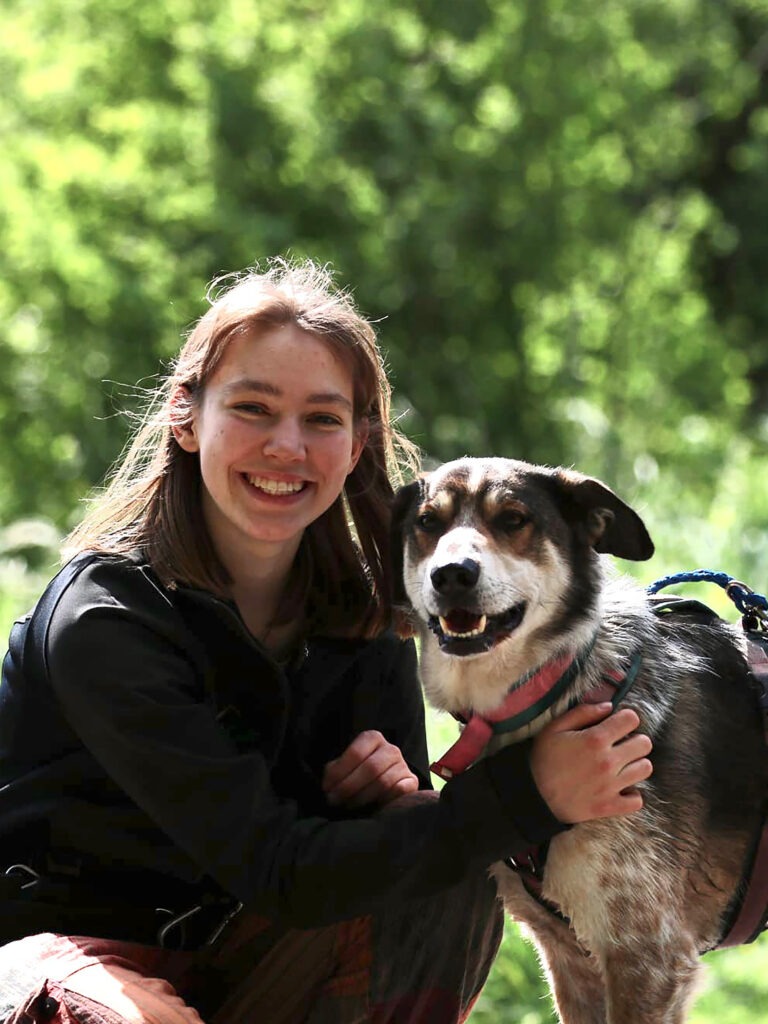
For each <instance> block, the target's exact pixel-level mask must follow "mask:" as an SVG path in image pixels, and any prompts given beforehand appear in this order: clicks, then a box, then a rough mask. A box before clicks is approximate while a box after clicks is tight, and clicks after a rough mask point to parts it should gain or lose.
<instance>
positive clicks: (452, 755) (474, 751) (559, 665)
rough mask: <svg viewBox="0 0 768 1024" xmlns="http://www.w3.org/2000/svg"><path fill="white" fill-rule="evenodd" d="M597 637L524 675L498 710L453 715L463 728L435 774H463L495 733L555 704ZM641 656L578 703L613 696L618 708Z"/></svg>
mask: <svg viewBox="0 0 768 1024" xmlns="http://www.w3.org/2000/svg"><path fill="white" fill-rule="evenodd" d="M596 636H597V634H595V636H593V637H592V639H591V640H590V641H589V643H588V644H587V645H586V646H585V647H584V648H583V649H582V650H581V651H580V652H578V654H565V655H562V656H561V657H559V658H554V659H553V660H552V661H548V662H546V664H544V665H542V666H540V667H539V668H537V669H534V671H533V672H529V673H528V674H526V675H524V676H522V678H521V679H518V681H517V682H516V683H514V684H513V685H512V687H511V688H510V690H509V691H508V693H507V696H506V697H505V698H504V701H503V702H502V703H501V704H500V705H499V707H497V708H495V709H494V710H493V711H488V712H486V713H485V714H483V715H480V714H477V713H476V712H470V711H467V712H461V711H460V712H457V713H455V714H454V718H456V719H457V721H459V722H461V723H463V725H464V728H463V729H462V731H461V734H460V736H459V738H458V739H457V740H456V742H455V743H454V744H453V746H452V747H451V748H450V749H449V750H447V751H446V752H445V754H443V756H442V757H441V758H440V759H439V760H438V761H435V762H434V763H433V764H432V765H430V768H431V770H432V771H433V772H434V773H435V775H439V776H440V778H441V779H446V780H447V779H452V778H453V776H454V775H459V774H460V773H461V772H463V771H465V770H466V769H467V768H469V766H470V765H471V764H474V762H475V761H477V760H478V758H479V757H480V756H481V755H482V753H483V751H484V750H485V748H486V747H487V746H488V743H489V742H490V740H491V739H492V737H493V736H498V735H501V734H503V733H506V732H514V731H515V730H516V729H520V728H521V727H522V726H524V725H527V724H528V723H529V722H532V721H533V720H534V718H537V717H538V716H539V715H540V714H542V713H543V712H544V711H546V710H547V708H549V707H551V706H552V705H553V704H554V703H555V701H556V700H557V699H558V698H559V697H561V696H562V694H563V693H564V692H565V691H566V689H567V688H568V686H569V685H570V684H571V683H572V682H573V680H574V679H575V678H576V677H577V676H578V675H579V674H580V673H581V672H582V671H583V669H584V665H585V664H586V661H587V658H588V657H589V655H590V653H591V651H592V648H593V647H594V645H595V639H596ZM640 661H641V659H640V655H636V656H635V658H634V659H633V661H632V663H631V665H630V667H629V669H628V671H627V672H626V673H621V672H610V673H607V674H606V675H605V676H604V677H603V683H602V685H598V686H596V687H594V688H593V689H592V690H590V691H589V693H586V694H584V696H583V697H581V698H579V700H578V701H574V702H573V705H575V704H576V703H583V704H597V703H598V702H599V701H602V700H610V701H611V702H612V703H613V705H614V707H615V706H616V705H617V704H618V703H619V701H620V700H622V699H623V697H624V696H625V695H626V693H627V692H628V691H629V689H630V687H631V686H632V684H633V683H634V681H635V679H636V678H637V673H638V670H639V668H640ZM573 705H572V706H573Z"/></svg>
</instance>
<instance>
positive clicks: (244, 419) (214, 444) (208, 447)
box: [174, 324, 366, 579]
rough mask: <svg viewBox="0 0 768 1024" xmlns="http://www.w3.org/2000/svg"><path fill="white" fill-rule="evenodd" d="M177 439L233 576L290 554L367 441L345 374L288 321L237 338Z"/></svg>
mask: <svg viewBox="0 0 768 1024" xmlns="http://www.w3.org/2000/svg"><path fill="white" fill-rule="evenodd" d="M174 434H175V436H176V439H177V441H178V443H179V444H180V445H181V447H182V448H184V449H185V450H186V451H189V452H198V453H199V456H200V473H201V476H202V483H203V489H202V495H203V497H202V500H203V513H204V516H205V520H206V524H207V526H208V530H209V532H210V535H211V538H212V540H213V543H214V546H215V547H216V550H217V552H218V554H219V557H220V558H221V559H222V562H223V563H224V565H225V567H226V568H227V569H228V570H229V572H230V573H231V574H232V577H233V579H237V578H238V577H239V576H240V575H241V574H242V572H243V570H244V569H245V568H246V566H248V565H249V564H250V563H251V560H252V559H253V558H254V557H255V558H257V559H258V558H274V557H276V556H285V557H286V558H292V557H293V554H295V552H296V550H297V548H298V545H299V541H300V540H301V535H302V533H303V532H304V530H305V528H306V527H307V526H308V525H309V524H310V523H311V522H313V521H314V520H315V519H317V517H318V516H320V515H322V513H323V512H325V511H326V509H328V508H329V507H330V506H331V505H332V504H333V502H334V501H335V500H336V498H337V497H338V496H339V494H340V493H341V490H342V488H343V486H344V481H345V480H346V477H347V475H348V474H349V473H350V472H351V471H352V469H353V468H354V466H355V464H356V462H357V460H358V458H359V455H360V452H361V450H362V448H363V445H364V443H365V440H366V434H365V429H364V428H363V427H361V425H360V424H358V425H357V427H356V425H355V422H354V409H353V381H352V374H351V372H350V370H349V369H348V367H347V366H346V365H345V364H344V363H343V362H341V361H340V360H339V359H338V357H337V356H336V355H335V353H334V352H333V351H332V349H331V348H330V347H329V346H328V345H326V344H325V343H324V342H323V341H321V340H319V339H318V338H317V337H315V336H314V335H312V334H309V333H307V332H306V331H302V330H301V329H300V328H298V327H296V326H295V325H292V324H291V325H285V326H281V327H274V328H266V329H265V330H263V331H260V332H259V333H258V334H250V335H242V336H240V337H236V338H234V339H233V340H232V341H231V342H230V343H229V345H228V347H227V351H226V353H225V355H224V357H223V359H222V360H221V362H220V363H219V365H218V367H217V369H216V372H215V373H214V374H212V376H211V377H210V378H209V380H208V382H207V383H206V384H205V386H204V388H203V393H202V397H201V399H200V401H199V404H198V405H197V407H196V409H195V411H194V413H193V417H192V421H191V423H190V425H189V426H184V427H178V426H176V427H174ZM244 560H247V561H244Z"/></svg>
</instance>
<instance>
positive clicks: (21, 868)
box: [4, 864, 40, 889]
mask: <svg viewBox="0 0 768 1024" xmlns="http://www.w3.org/2000/svg"><path fill="white" fill-rule="evenodd" d="M18 874H24V875H27V876H28V877H29V878H31V881H29V882H26V883H25V884H24V885H22V886H21V888H22V889H31V888H32V887H33V886H34V885H37V884H38V882H39V881H40V875H39V874H38V873H37V871H35V870H34V868H31V867H30V866H29V864H11V866H10V867H9V868H6V869H5V871H4V875H5V877H6V878H13V876H14V875H18Z"/></svg>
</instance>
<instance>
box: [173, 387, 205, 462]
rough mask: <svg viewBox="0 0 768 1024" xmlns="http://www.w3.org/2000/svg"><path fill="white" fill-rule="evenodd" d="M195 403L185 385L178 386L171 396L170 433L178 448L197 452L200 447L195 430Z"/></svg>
mask: <svg viewBox="0 0 768 1024" xmlns="http://www.w3.org/2000/svg"><path fill="white" fill-rule="evenodd" d="M195 412H196V410H195V403H194V402H193V400H192V393H191V391H190V390H189V388H188V387H187V386H186V384H179V386H178V387H177V388H176V390H175V391H174V393H173V395H172V396H171V431H172V432H173V436H174V437H175V438H176V441H177V443H178V445H179V447H180V448H183V449H184V451H185V452H197V451H199V450H200V445H199V443H198V440H197V431H196V429H195Z"/></svg>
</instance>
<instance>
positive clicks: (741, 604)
mask: <svg viewBox="0 0 768 1024" xmlns="http://www.w3.org/2000/svg"><path fill="white" fill-rule="evenodd" d="M675 583H716V584H717V585H718V586H719V587H722V588H723V590H724V591H725V593H726V594H727V596H728V597H729V598H730V599H731V601H733V603H734V604H735V605H736V607H737V608H738V609H739V611H740V612H741V613H742V614H743V615H754V616H756V617H757V618H758V619H759V620H760V623H761V625H762V627H763V628H764V629H765V628H766V626H768V600H766V598H765V597H763V595H762V594H756V593H755V592H754V590H752V589H751V588H750V587H748V586H747V585H746V583H742V582H741V580H737V579H736V578H735V577H734V576H729V575H728V573H727V572H717V571H715V570H714V569H695V570H694V571H693V572H676V573H673V574H672V575H671V576H663V577H662V578H661V579H660V580H656V582H655V583H651V584H650V586H648V587H646V589H647V591H648V593H649V594H656V593H658V591H660V590H662V589H663V588H664V587H670V586H673V585H674V584H675Z"/></svg>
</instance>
